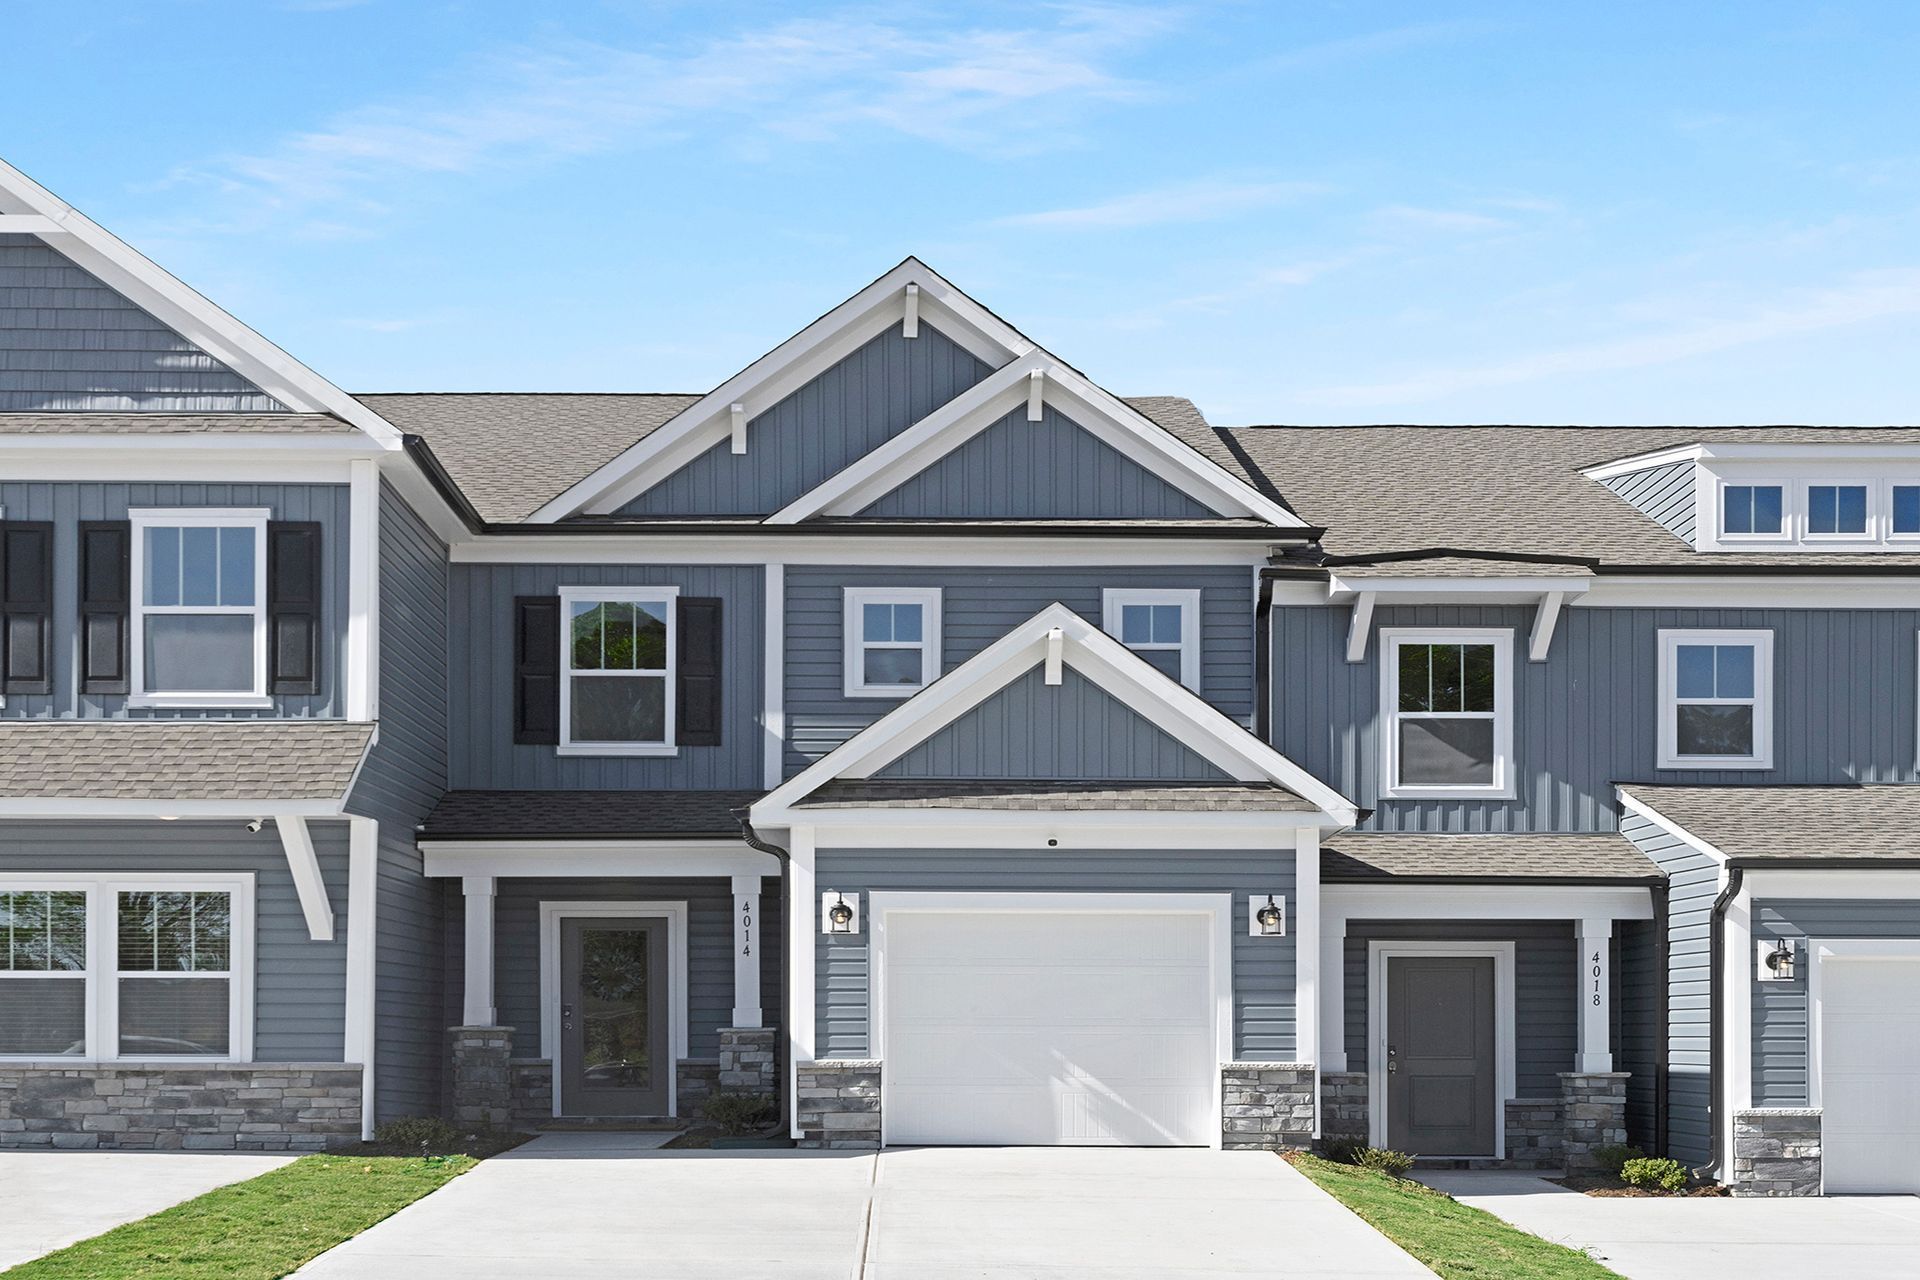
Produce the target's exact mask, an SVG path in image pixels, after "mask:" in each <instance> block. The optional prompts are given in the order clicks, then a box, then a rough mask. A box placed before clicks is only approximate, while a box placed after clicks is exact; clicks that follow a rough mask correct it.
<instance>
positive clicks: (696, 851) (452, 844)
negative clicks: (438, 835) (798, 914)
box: [420, 840, 780, 878]
mask: <svg viewBox="0 0 1920 1280" xmlns="http://www.w3.org/2000/svg"><path fill="white" fill-rule="evenodd" d="M420 852H421V857H422V859H423V868H422V873H423V874H424V875H426V876H428V877H430V878H441V877H449V876H480V875H485V876H555V877H574V876H579V877H592V878H607V877H643V876H662V877H669V878H678V877H694V876H700V877H709V876H742V875H778V874H780V863H779V860H778V859H776V858H775V857H774V856H773V855H772V854H767V853H761V852H759V851H758V850H755V849H749V848H747V846H746V845H744V844H742V843H740V842H739V841H738V840H679V841H665V840H422V841H420Z"/></svg>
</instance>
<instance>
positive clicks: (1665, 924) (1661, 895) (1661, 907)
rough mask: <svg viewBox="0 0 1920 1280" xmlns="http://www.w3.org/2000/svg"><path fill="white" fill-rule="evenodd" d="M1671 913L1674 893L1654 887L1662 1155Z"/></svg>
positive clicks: (1657, 1135) (1656, 1102) (1656, 1089)
mask: <svg viewBox="0 0 1920 1280" xmlns="http://www.w3.org/2000/svg"><path fill="white" fill-rule="evenodd" d="M1670 910H1671V902H1670V894H1669V893H1668V890H1667V885H1666V882H1665V881H1662V882H1661V883H1659V884H1657V885H1655V886H1654V887H1653V921H1654V934H1653V971H1654V973H1656V974H1658V975H1659V982H1660V1021H1659V1030H1658V1031H1657V1032H1656V1033H1655V1036H1654V1049H1653V1149H1654V1150H1655V1151H1658V1152H1659V1153H1660V1154H1661V1155H1666V1154H1667V1103H1668V1095H1667V1056H1668V1054H1670V1053H1671V1052H1672V1051H1673V1044H1672V1041H1673V1030H1672V1027H1671V1026H1670V1025H1669V1022H1668V1019H1669V1018H1671V1017H1672V1016H1673V1010H1672V1001H1673V984H1672V983H1671V982H1669V981H1668V976H1667V965H1668V964H1669V963H1671V961H1672V958H1673V939H1672V935H1671V934H1670V932H1669V930H1670V929H1671V928H1672V921H1671V919H1670V917H1669V911H1670Z"/></svg>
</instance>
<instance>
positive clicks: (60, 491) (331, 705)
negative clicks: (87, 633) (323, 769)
mask: <svg viewBox="0 0 1920 1280" xmlns="http://www.w3.org/2000/svg"><path fill="white" fill-rule="evenodd" d="M134 507H264V508H266V509H267V511H268V512H269V513H271V518H272V519H275V520H313V521H318V522H319V523H320V524H321V525H322V527H323V529H324V534H323V537H322V539H321V565H320V572H321V582H322V584H323V589H324V592H325V595H324V599H323V601H322V605H321V617H320V627H321V636H322V650H321V667H320V692H319V693H318V694H314V695H311V696H291V695H276V696H275V697H274V698H273V705H272V706H271V707H269V708H265V709H262V710H258V711H248V710H236V709H232V708H222V709H219V710H208V709H205V708H196V707H175V708H144V709H129V708H128V706H127V698H126V696H125V695H124V694H97V693H86V694H83V693H79V692H77V690H78V687H79V682H78V680H77V678H76V676H75V672H76V669H77V667H78V664H79V654H80V636H79V611H80V522H81V521H82V520H124V519H126V518H127V512H128V510H129V509H130V508H134ZM0 508H5V510H6V514H7V518H8V519H9V520H51V521H52V522H53V524H54V542H53V627H54V639H53V689H54V691H53V692H52V693H51V694H45V695H36V694H25V695H21V694H14V695H9V696H8V698H7V705H6V706H5V707H4V708H0V717H5V718H7V719H54V718H66V717H74V716H78V717H80V718H82V719H88V720H101V719H134V718H139V719H147V718H151V719H175V718H178V719H217V720H231V719H235V718H241V717H260V718H268V719H292V718H302V719H304V718H308V717H312V718H317V719H327V718H338V717H340V716H344V715H345V714H346V696H345V691H344V688H343V686H344V684H345V680H344V679H343V675H342V673H343V672H344V671H345V670H346V666H345V664H346V654H347V560H348V547H349V545H350V541H349V531H348V527H347V509H348V493H347V486H345V485H343V484H126V483H119V482H114V483H95V482H84V483H83V482H75V481H17V480H10V481H5V482H0Z"/></svg>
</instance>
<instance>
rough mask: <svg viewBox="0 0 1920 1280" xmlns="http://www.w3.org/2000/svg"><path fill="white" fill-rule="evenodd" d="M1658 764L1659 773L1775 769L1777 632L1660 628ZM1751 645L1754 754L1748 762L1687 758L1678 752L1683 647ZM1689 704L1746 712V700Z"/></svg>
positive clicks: (1746, 758) (1743, 758)
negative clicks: (1774, 728)
mask: <svg viewBox="0 0 1920 1280" xmlns="http://www.w3.org/2000/svg"><path fill="white" fill-rule="evenodd" d="M1659 642H1660V643H1659V658H1660V676H1659V681H1658V684H1659V690H1660V701H1659V715H1660V727H1659V758H1658V761H1657V766H1658V767H1659V768H1661V769H1679V770H1702V769H1771V768H1773V632H1772V631H1769V630H1765V629H1747V630H1733V631H1727V630H1695V629H1687V628H1664V627H1663V628H1662V629H1661V630H1660V633H1659ZM1683 644H1699V645H1750V646H1752V648H1753V698H1752V706H1753V753H1752V754H1751V755H1744V756H1683V755H1681V754H1680V752H1679V707H1680V701H1679V697H1678V693H1679V682H1678V679H1677V676H1678V665H1677V664H1678V661H1679V651H1680V646H1681V645H1683ZM1687 701H1688V702H1689V703H1695V704H1707V705H1719V706H1745V705H1748V700H1747V699H1744V698H1689V699H1687Z"/></svg>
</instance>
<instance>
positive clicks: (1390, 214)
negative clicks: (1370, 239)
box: [1373, 204, 1512, 232]
mask: <svg viewBox="0 0 1920 1280" xmlns="http://www.w3.org/2000/svg"><path fill="white" fill-rule="evenodd" d="M1373 217H1374V220H1375V221H1377V222H1381V223H1385V224H1387V225H1389V226H1399V227H1409V228H1412V229H1414V230H1417V231H1443V232H1471V231H1501V230H1504V229H1506V228H1507V227H1508V226H1511V225H1512V224H1511V223H1509V222H1507V221H1506V220H1505V219H1503V218H1495V217H1492V216H1491V215H1489V214H1484V213H1469V212H1468V211H1466V210H1464V209H1423V208H1420V207H1418V206H1415V205H1408V204H1394V205H1388V206H1387V207H1386V208H1384V209H1376V210H1374V213H1373Z"/></svg>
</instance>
